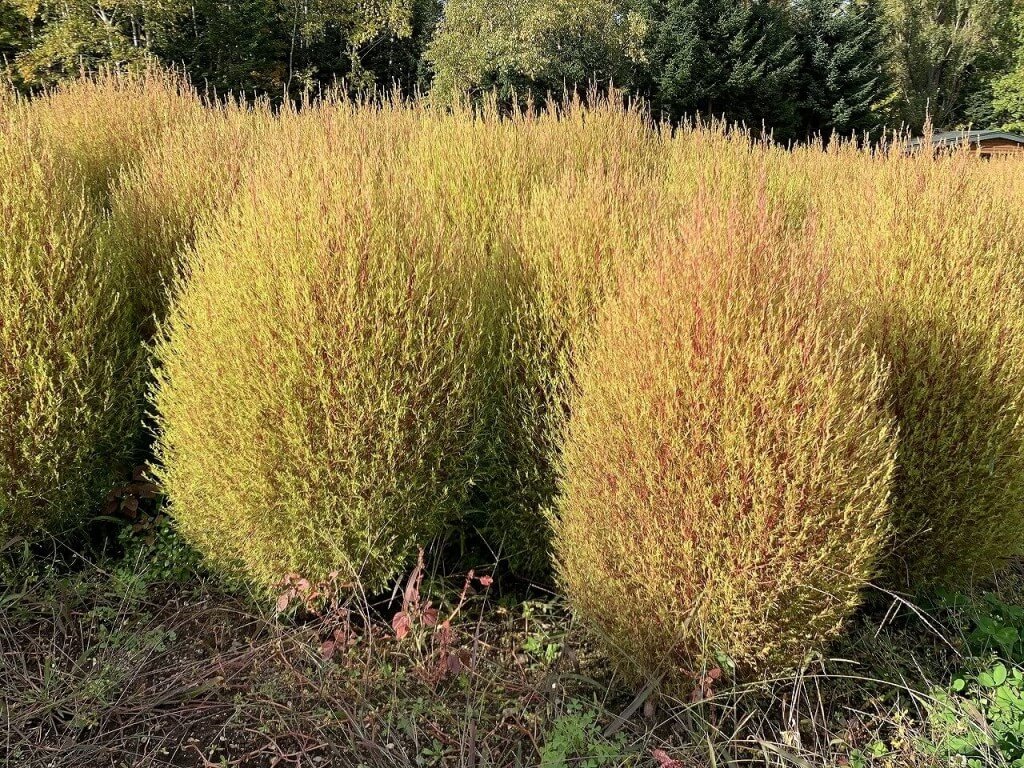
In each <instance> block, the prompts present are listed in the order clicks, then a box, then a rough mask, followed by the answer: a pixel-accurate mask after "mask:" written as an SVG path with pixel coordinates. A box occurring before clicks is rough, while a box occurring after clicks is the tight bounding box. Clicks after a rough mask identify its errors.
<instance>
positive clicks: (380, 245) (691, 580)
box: [0, 3, 1024, 683]
mask: <svg viewBox="0 0 1024 768" xmlns="http://www.w3.org/2000/svg"><path fill="white" fill-rule="evenodd" d="M806 13H807V14H808V15H809V16H812V15H813V7H812V6H811V5H810V3H808V4H807V6H806ZM859 23H860V22H858V24H859ZM864 23H867V22H866V21H865V22H864ZM851 24H852V22H851ZM812 26H813V25H812ZM854 26H856V25H854ZM857 28H860V27H857ZM827 43H828V40H824V41H820V40H819V41H818V42H813V41H812V42H809V43H806V45H807V48H806V50H817V51H820V50H830V49H829V46H828V45H827ZM804 44H805V43H801V45H804ZM801 50H805V49H803V48H801V47H800V46H799V45H798V46H796V48H795V49H794V53H795V54H798V55H799V54H800V51H801ZM839 50H840V49H838V48H836V49H834V52H835V57H834V58H831V59H830V58H829V56H817V57H815V56H812V58H814V59H815V60H816V61H817V62H819V63H820V64H822V66H823V67H824V70H823V71H827V70H828V69H829V67H832V68H838V67H840V64H839V63H838V62H847V61H852V59H849V58H847V56H846V53H840V52H839ZM843 50H844V51H845V49H843ZM805 52H806V51H805ZM829 62H831V63H829ZM849 71H850V72H851V73H853V71H854V70H853V68H850V69H849ZM822 77H823V82H826V83H829V84H832V85H834V84H835V79H834V78H832V77H831V76H828V75H822ZM858 77H859V75H858ZM855 82H860V81H859V80H857V78H853V77H851V80H850V84H851V88H852V89H853V90H851V91H850V93H855V92H856V91H857V89H856V88H854V87H853V84H854V83H855ZM865 87H866V86H865ZM850 98H851V101H850V103H851V104H853V103H854V101H855V99H853V96H851V97H850ZM581 101H582V100H581V99H579V98H577V99H575V100H572V101H570V102H568V103H567V104H565V105H554V104H549V105H548V106H547V107H546V108H545V109H543V110H536V109H525V110H520V109H516V108H514V107H511V108H510V107H509V105H508V104H504V103H501V104H499V103H498V101H497V99H495V100H493V101H491V102H490V103H485V104H484V105H483V106H478V107H470V106H454V107H451V108H447V107H446V108H438V107H437V105H436V103H435V102H433V101H431V100H429V99H426V100H417V101H410V102H406V101H403V100H402V99H400V98H398V97H396V98H394V99H392V100H383V101H378V100H363V101H361V100H353V99H348V98H345V97H338V96H337V95H335V94H331V95H327V96H324V97H323V98H320V99H311V100H310V101H308V102H307V103H306V104H305V105H303V107H302V108H301V109H293V108H292V107H290V106H289V105H288V104H287V103H286V104H285V105H282V107H281V108H280V109H273V108H271V107H270V105H269V102H268V101H260V102H258V103H255V104H250V103H248V102H244V101H231V100H211V101H208V102H204V101H203V100H202V99H201V98H198V97H197V96H196V95H195V94H193V93H192V92H190V91H189V90H188V89H186V88H185V87H183V85H182V83H181V81H180V80H178V79H176V78H175V77H172V76H167V75H163V74H160V73H158V72H152V73H148V74H144V75H137V76H129V77H119V76H114V75H110V76H105V77H102V78H99V79H96V80H90V79H86V80H83V81H81V82H76V83H74V84H72V85H70V86H66V87H61V88H58V89H56V90H54V91H50V92H47V93H45V94H43V95H40V96H38V97H36V98H33V99H24V98H21V97H15V96H13V95H12V94H9V93H4V95H3V97H2V98H0V161H2V163H3V170H4V173H3V174H2V176H0V206H2V209H0V213H3V217H4V221H5V223H6V226H5V228H4V230H3V231H2V232H0V281H2V282H0V287H2V288H3V291H2V293H0V345H2V346H0V353H2V356H0V366H2V367H0V373H2V376H0V427H2V429H0V451H2V452H3V458H4V462H3V465H2V467H0V526H2V527H3V528H4V533H5V534H6V533H7V532H8V531H10V530H13V531H16V532H21V531H28V530H30V529H32V528H36V527H40V526H49V527H51V528H54V529H59V528H64V527H65V526H72V525H75V524H77V523H81V522H82V521H84V520H86V519H87V518H89V517H90V516H94V515H96V514H98V513H100V512H101V510H102V505H103V499H104V496H106V495H107V494H108V493H109V492H111V490H112V489H114V488H115V487H116V486H118V485H119V483H123V481H124V480H125V479H126V478H127V477H129V476H131V475H130V474H129V473H130V472H131V470H132V466H131V464H132V462H133V460H134V459H136V458H138V457H145V458H148V459H151V460H153V463H154V465H155V466H154V471H153V473H152V477H153V478H154V479H157V480H159V481H160V485H161V487H162V490H163V491H164V492H166V494H167V499H168V501H169V506H168V509H169V510H170V511H171V514H172V515H173V517H174V520H175V522H174V526H175V527H176V529H177V530H180V532H181V533H182V534H184V537H185V539H186V540H187V541H188V542H189V543H190V544H191V545H193V546H194V547H195V548H196V549H197V550H198V551H199V553H201V555H202V556H203V557H204V562H205V563H206V564H207V566H209V567H210V568H211V569H212V570H214V571H227V572H230V573H233V574H241V575H243V576H244V577H246V578H248V579H249V580H251V581H252V582H254V583H255V584H257V585H258V586H259V587H260V588H261V589H262V590H264V591H268V590H271V591H272V590H274V589H275V588H276V587H279V586H280V585H281V584H282V582H283V580H285V579H291V580H292V581H291V582H290V583H291V584H292V585H294V584H295V583H303V584H311V583H315V584H317V585H318V587H322V588H328V587H329V588H330V589H331V590H337V591H336V592H334V591H332V592H331V594H334V595H339V594H340V595H349V596H350V595H351V594H352V593H353V592H364V593H368V594H380V593H381V592H386V591H387V590H389V589H393V588H394V584H395V579H396V578H398V577H399V576H400V575H401V574H402V572H403V571H404V570H405V569H406V568H407V567H408V566H409V565H410V564H411V563H413V562H415V560H416V556H417V553H418V551H419V550H421V549H423V550H425V551H426V553H427V556H428V558H429V559H430V560H432V561H433V562H441V563H445V564H449V565H450V564H452V563H458V564H459V565H458V566H457V567H461V565H462V564H464V563H466V562H467V561H471V562H472V563H473V564H474V565H478V564H479V563H480V562H481V557H483V558H485V561H486V562H489V563H493V564H494V565H495V567H496V570H497V572H498V573H502V574H504V573H508V572H512V573H514V574H515V575H516V576H519V577H525V578H526V579H531V580H539V581H542V582H544V583H546V584H547V585H548V586H550V585H551V583H552V581H551V580H550V577H551V572H550V569H551V565H552V549H553V550H554V554H556V558H555V559H554V564H555V565H556V569H557V576H558V580H557V582H556V583H558V584H561V585H562V586H563V587H564V588H565V592H566V593H567V594H568V596H569V598H570V602H571V604H572V605H573V606H574V607H575V610H576V612H577V614H578V615H579V617H580V618H581V620H582V621H581V625H582V626H584V627H586V628H588V629H589V631H590V632H591V634H592V636H593V637H595V638H596V639H597V641H598V643H599V645H600V646H601V647H603V648H604V649H605V650H606V652H607V653H608V654H610V655H611V656H613V657H616V658H618V659H619V660H621V661H624V662H626V667H627V668H629V669H631V670H632V672H633V674H651V673H654V674H657V673H660V672H666V673H667V674H668V679H669V680H673V681H675V682H677V683H679V682H682V681H684V680H689V681H691V682H692V681H693V680H694V675H697V674H699V672H700V670H701V669H702V668H705V667H707V668H713V667H714V666H719V667H722V668H723V669H725V668H729V669H731V668H733V667H734V668H735V670H736V671H737V672H739V673H744V674H746V673H753V672H760V671H773V670H777V669H779V668H780V667H789V666H794V665H799V664H800V663H801V662H802V660H803V659H805V658H806V657H807V656H808V654H811V653H812V652H814V651H816V650H820V649H821V648H822V647H823V646H824V645H825V644H826V643H827V642H828V641H829V640H830V639H831V638H832V637H834V636H835V634H836V632H837V631H838V630H839V628H840V627H841V626H842V625H843V623H844V621H845V619H846V617H847V616H848V614H849V613H850V611H851V610H852V609H853V607H854V606H856V605H857V604H858V602H859V600H860V599H861V596H862V594H863V590H864V589H865V588H866V586H867V584H868V583H869V582H870V581H871V580H872V579H874V577H875V576H881V577H883V578H884V583H885V584H887V585H888V586H895V587H896V588H898V589H900V590H904V589H906V590H907V591H912V590H924V589H926V588H932V587H942V586H943V585H947V584H950V583H956V582H963V581H965V580H971V579H979V578H985V577H989V576H991V575H992V574H993V573H994V572H995V571H996V570H997V569H998V568H1000V567H1001V566H1002V565H1003V564H1004V563H1005V562H1006V561H1007V560H1009V559H1011V558H1013V557H1014V556H1016V555H1019V554H1021V537H1020V536H1019V535H1018V534H1019V531H1020V529H1021V526H1022V525H1024V516H1022V515H1024V513H1022V510H1024V483H1022V478H1024V428H1022V425H1024V419H1022V415H1024V413H1022V409H1024V363H1022V360H1024V355H1022V354H1021V353H1022V351H1024V324H1022V323H1024V279H1022V275H1024V246H1022V243H1024V175H1022V174H1021V173H1020V169H1019V164H1016V163H1015V162H1014V161H1013V160H1009V159H1004V160H1000V159H995V160H993V161H992V162H985V163H982V162H979V161H978V159H977V158H976V157H974V156H973V155H972V154H971V153H969V152H952V153H949V154H942V155H940V156H937V157H936V156H932V155H931V154H930V153H925V152H919V153H912V152H909V151H907V147H905V146H902V145H896V146H882V147H873V148H865V147H862V146H860V145H859V144H858V143H857V142H855V141H851V142H845V143H844V142H839V143H835V142H834V143H831V144H830V145H829V148H828V149H824V148H823V146H822V144H821V143H817V144H811V145H805V146H801V147H798V148H796V149H793V150H787V149H786V148H784V147H782V146H780V145H779V144H777V143H772V142H768V141H762V140H758V139H755V138H753V137H752V135H751V133H750V132H743V131H737V130H728V129H726V128H724V127H722V126H721V125H709V126H702V127H687V128H683V129H672V128H670V127H668V126H666V125H663V124H659V123H657V122H655V121H653V120H652V119H651V117H650V114H649V113H648V112H647V111H646V110H645V109H644V108H642V107H641V106H639V105H636V104H634V105H632V106H630V107H627V108H623V105H622V104H619V103H616V102H614V101H602V102H600V103H596V104H591V105H589V106H584V105H583V104H582V103H581ZM837 103H838V102H837ZM855 112H856V110H854V111H851V112H849V113H848V115H850V116H851V117H850V119H851V120H854V119H855V118H854V117H852V116H853V115H854V113H855ZM830 119H837V118H830ZM844 119H845V118H844ZM154 340H155V343H154ZM154 353H155V358H154ZM154 377H155V383H154ZM147 388H148V389H150V390H152V399H151V401H150V410H149V415H148V416H146V415H144V414H143V407H142V403H143V400H144V397H143V393H144V391H145V390H146V389H147ZM150 416H152V417H153V418H149V417H150ZM144 423H145V424H146V428H144V426H143V425H144ZM147 430H148V431H149V432H150V433H152V434H155V436H156V440H157V446H156V451H155V453H154V452H152V451H149V450H147V447H146V438H147ZM134 483H136V484H142V485H143V486H146V488H147V490H146V491H145V492H146V493H147V494H148V495H149V497H150V500H151V497H152V496H153V495H154V494H156V493H157V491H156V489H155V488H154V487H152V486H148V485H147V484H146V483H144V482H143V478H142V477H141V475H140V474H139V473H138V472H137V473H136V476H135V479H134ZM125 493H129V495H131V492H129V491H125V490H124V487H123V486H121V496H116V495H115V496H113V497H112V498H113V500H114V502H115V503H114V505H113V506H114V508H117V509H121V510H123V509H124V506H123V505H124V503H125V498H126V497H125ZM118 499H120V501H118ZM134 501H135V502H138V498H134ZM136 509H137V504H136ZM154 525H155V524H154ZM553 534H554V539H552V535H553ZM420 573H421V572H420ZM421 575H422V573H421ZM415 583H416V582H415V580H413V581H412V584H413V586H412V587H410V589H411V590H412V591H415ZM467 583H468V582H467ZM520 583H521V582H520ZM321 594H323V593H321ZM409 594H410V595H411V594H412V593H411V592H410V593H409ZM671 596H675V597H671ZM286 597H287V594H286ZM406 602H409V603H415V600H413V598H412V597H407V598H406ZM652 617H653V619H652ZM666 648H667V649H669V650H668V651H665V649H666ZM727 671H728V670H727Z"/></svg>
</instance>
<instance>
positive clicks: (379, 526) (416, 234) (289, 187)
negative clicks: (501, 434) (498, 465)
mask: <svg viewBox="0 0 1024 768" xmlns="http://www.w3.org/2000/svg"><path fill="white" fill-rule="evenodd" d="M413 114H414V113H412V112H409V113H403V112H399V111H389V110H385V112H384V113H382V114H380V115H378V114H377V113H376V112H374V111H373V110H367V111H362V112H352V111H350V110H349V109H347V108H339V109H332V110H327V111H324V112H320V113H318V114H316V115H315V117H309V118H307V117H302V116H298V117H294V118H292V119H289V120H285V121H283V122H282V123H280V124H279V126H278V130H279V132H280V136H279V140H278V141H277V142H275V147H274V148H273V149H268V150H267V153H266V156H265V162H264V163H262V164H261V167H260V170H259V171H258V172H257V174H256V175H255V177H254V179H253V181H252V183H251V185H250V186H249V188H248V189H247V192H246V194H245V195H244V196H242V197H240V199H239V200H238V202H237V205H236V206H234V207H232V209H231V210H230V211H229V212H228V213H226V214H224V215H223V216H221V217H218V218H217V220H216V221H215V222H214V223H212V224H211V226H210V227H209V228H208V229H206V230H205V231H204V233H203V235H202V236H201V237H200V238H199V239H198V241H197V245H196V249H195V257H194V259H193V260H192V261H191V262H190V264H189V267H190V269H189V270H188V272H189V274H188V277H187V282H186V284H185V286H184V288H183V289H182V291H181V296H180V300H179V301H178V302H177V304H176V306H175V307H174V308H173V310H172V312H171V315H170V320H169V324H168V327H167V331H166V334H165V335H164V337H163V339H162V340H161V342H160V344H159V348H158V357H159V361H160V363H161V365H162V368H161V369H160V372H159V378H160V383H161V386H160V388H159V391H158V393H157V396H156V400H155V402H156V406H157V409H158V411H159V414H160V426H161V428H162V433H161V436H160V442H159V455H160V458H161V460H162V465H163V469H162V471H161V473H160V478H161V480H162V482H163V484H164V486H165V488H166V490H167V492H168V493H169V495H170V497H171V499H172V501H173V510H174V514H175V515H176V517H177V519H178V522H179V524H180V526H181V528H182V530H183V532H184V533H185V534H186V535H187V536H188V537H189V538H190V539H191V540H192V541H193V542H195V543H196V544H197V545H198V546H199V547H200V548H201V550H202V551H203V552H204V553H206V555H207V556H208V557H209V558H210V559H211V560H212V561H213V562H215V563H217V564H220V565H222V566H225V567H228V568H232V569H240V570H242V571H244V572H245V573H246V574H247V575H249V576H250V577H252V578H254V579H255V580H256V581H257V582H260V583H262V584H263V585H265V586H267V587H272V586H273V585H275V584H276V583H277V582H278V581H279V580H280V579H281V578H282V577H283V576H284V575H285V574H287V573H291V572H297V573H300V574H302V575H303V576H304V577H306V578H309V579H310V580H312V581H324V580H327V579H328V578H329V577H330V576H331V574H332V573H333V572H335V571H337V572H338V577H339V578H340V580H341V581H342V582H343V583H347V584H355V583H356V581H357V580H358V582H359V583H360V584H361V585H362V586H364V587H365V588H367V589H369V590H376V589H380V588H382V587H384V585H385V584H386V583H387V582H388V580H389V579H391V578H392V577H394V576H395V575H396V574H397V573H398V572H399V571H400V570H401V568H402V567H403V566H404V565H405V563H406V562H407V561H408V559H409V557H410V555H412V554H414V553H415V551H416V549H417V547H420V546H424V545H425V544H427V543H429V541H430V539H431V537H433V536H435V535H436V534H438V533H439V532H441V531H442V530H443V529H444V527H445V526H446V524H448V523H450V522H451V521H453V520H455V519H456V518H457V517H458V515H459V514H460V512H461V511H462V509H463V507H464V503H465V497H466V493H467V491H468V480H469V477H468V471H467V467H466V461H467V446H471V445H473V443H474V436H473V434H472V429H473V423H472V419H471V416H472V413H473V409H472V400H471V387H472V384H473V381H472V379H471V377H470V376H469V373H468V370H467V365H468V362H469V361H470V360H472V359H473V358H474V357H475V355H476V354H477V352H476V349H477V347H478V346H479V344H480V341H479V338H478V334H474V333H473V331H472V329H473V327H474V322H473V318H472V315H473V312H474V311H475V305H474V302H473V300H472V299H473V293H472V291H471V290H467V282H466V281H467V280H471V279H472V275H473V274H474V270H473V269H472V267H473V265H472V264H468V263H466V262H465V261H464V260H463V259H462V258H461V257H462V254H460V253H459V252H458V251H456V250H452V249H451V248H448V247H447V246H446V245H445V240H444V238H443V235H444V234H445V232H446V230H445V222H444V220H443V218H441V217H437V218H432V217H431V211H430V210H424V209H423V208H422V207H418V206H420V205H422V202H423V198H422V197H420V196H417V195H415V194H405V193H404V192H405V189H406V188H405V186H404V185H403V183H402V182H403V181H404V178H403V177H402V174H401V171H402V169H403V167H404V160H405V157H406V151H407V150H406V148H407V147H408V145H409V143H410V139H411V137H410V136H409V133H408V131H409V127H410V123H411V121H412V119H413ZM431 223H432V224H433V225H434V226H433V227H432V228H429V227H425V226H424V225H429V224H431ZM467 275H468V276H467Z"/></svg>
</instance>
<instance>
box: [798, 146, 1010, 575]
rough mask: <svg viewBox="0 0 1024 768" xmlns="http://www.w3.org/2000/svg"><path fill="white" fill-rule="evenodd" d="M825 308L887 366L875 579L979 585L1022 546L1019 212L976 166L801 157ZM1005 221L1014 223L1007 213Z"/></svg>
mask: <svg viewBox="0 0 1024 768" xmlns="http://www.w3.org/2000/svg"><path fill="white" fill-rule="evenodd" d="M801 162H805V163H808V164H810V163H814V164H815V168H814V169H813V171H812V178H816V179H819V180H820V181H818V182H817V183H814V184H812V185H811V187H810V198H811V201H812V205H813V206H814V207H815V209H816V212H817V216H818V218H819V219H820V228H819V230H818V237H819V247H820V248H821V249H822V250H823V252H824V253H826V254H827V258H828V259H829V261H830V263H831V264H832V270H833V280H834V282H835V289H836V294H837V300H838V302H839V303H841V304H842V305H843V306H845V307H847V308H849V310H850V311H851V312H852V313H853V314H854V316H855V317H856V318H857V319H858V321H859V320H860V319H861V318H864V321H863V329H864V338H865V341H866V343H868V344H869V345H871V346H872V347H873V349H875V350H876V351H877V353H878V354H880V355H881V356H882V357H883V358H885V359H886V360H887V361H888V362H889V365H890V369H891V375H890V378H889V385H888V387H889V389H888V393H889V394H888V396H889V397H890V399H891V400H892V403H893V408H894V412H895V414H896V415H897V417H898V419H899V422H900V439H899V447H898V451H897V453H898V461H897V464H896V472H895V477H894V486H893V503H892V517H893V521H894V524H895V527H896V529H897V535H896V537H895V539H894V545H893V550H892V552H891V557H890V558H889V560H890V562H889V565H888V567H887V579H888V581H889V582H890V583H892V584H893V585H895V586H897V587H901V588H903V587H913V588H919V587H924V586H930V585H935V584H942V583H961V582H964V581H968V580H971V579H975V578H984V577H986V576H990V575H991V574H992V573H993V572H994V571H995V570H997V569H998V568H999V567H1000V566H1001V565H1002V564H1004V563H1005V562H1006V561H1007V560H1008V559H1009V558H1011V557H1013V556H1015V555H1019V554H1021V553H1022V552H1024V544H1022V538H1021V536H1020V535H1019V532H1020V531H1022V530H1024V304H1022V293H1021V288H1022V286H1024V283H1022V281H1021V274H1022V273H1021V270H1020V264H1021V254H1022V251H1021V239H1020V237H1021V229H1020V226H1021V225H1020V221H1021V220H1020V217H1019V214H1015V213H1014V212H1013V211H1012V209H1011V207H1009V206H1007V204H1006V202H1007V201H1006V198H1005V197H1004V195H1005V190H1004V188H1003V187H1001V186H1000V185H999V184H998V183H994V182H996V181H997V180H998V178H999V175H998V174H993V173H992V171H991V170H990V166H989V164H987V163H979V162H978V160H977V159H976V158H974V157H973V156H971V155H970V154H969V153H966V152H965V153H961V154H955V155H953V156H943V157H938V158H935V159H932V158H930V157H914V158H907V157H901V156H899V155H897V154H880V155H877V156H875V157H873V158H872V157H869V156H867V155H866V154H864V153H856V152H853V151H852V150H850V148H846V149H844V150H840V151H837V152H835V153H832V154H829V155H824V154H822V153H820V152H819V153H812V152H811V151H805V152H803V153H802V155H801V156H798V157H797V158H795V161H794V165H800V164H801ZM1015 217H1016V218H1015Z"/></svg>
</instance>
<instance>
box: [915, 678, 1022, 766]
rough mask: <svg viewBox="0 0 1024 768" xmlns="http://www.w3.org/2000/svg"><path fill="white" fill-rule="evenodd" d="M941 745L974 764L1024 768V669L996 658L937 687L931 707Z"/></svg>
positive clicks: (948, 753)
mask: <svg viewBox="0 0 1024 768" xmlns="http://www.w3.org/2000/svg"><path fill="white" fill-rule="evenodd" d="M930 716H931V717H930V719H931V726H932V729H933V732H935V733H937V734H938V738H937V739H936V749H937V751H938V752H939V754H941V755H943V756H945V757H951V756H959V757H960V758H962V759H964V760H965V761H966V765H967V766H969V768H985V766H990V765H1006V766H1011V767H1012V768H1024V672H1022V671H1021V669H1020V668H1018V667H1011V666H1008V665H1007V664H1005V663H1004V662H1002V661H994V662H992V663H991V664H989V665H988V666H986V667H984V668H983V669H981V670H980V671H979V672H977V673H971V674H964V675H961V676H959V677H957V678H956V679H954V680H953V682H952V684H951V685H950V686H949V689H948V691H937V692H936V693H935V697H934V703H933V704H932V705H931V707H930Z"/></svg>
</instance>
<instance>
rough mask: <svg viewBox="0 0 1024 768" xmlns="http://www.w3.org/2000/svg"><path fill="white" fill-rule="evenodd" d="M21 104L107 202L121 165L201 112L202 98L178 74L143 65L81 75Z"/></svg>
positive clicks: (60, 156)
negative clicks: (147, 67)
mask: <svg viewBox="0 0 1024 768" xmlns="http://www.w3.org/2000/svg"><path fill="white" fill-rule="evenodd" d="M19 109H20V111H21V112H22V113H23V119H25V120H28V121H29V122H31V123H33V124H34V125H35V126H36V129H37V130H38V134H39V140H40V141H41V142H42V143H43V145H44V146H45V147H47V150H48V151H49V152H50V153H51V155H52V157H53V161H54V162H55V163H56V164H57V166H58V167H59V168H60V169H61V170H62V172H63V173H66V174H69V175H71V176H72V177H73V178H74V179H76V180H78V181H80V183H82V184H83V185H84V186H85V190H86V194H87V196H88V197H89V199H90V200H93V201H96V202H97V203H99V204H100V205H104V206H105V205H106V204H107V201H108V197H109V194H110V190H111V188H112V186H113V184H114V182H115V180H116V178H117V175H118V174H119V173H120V172H121V170H123V169H124V168H125V167H127V166H128V165H129V164H130V163H132V162H134V161H135V160H137V159H138V157H139V156H140V155H141V154H142V152H143V150H144V149H145V148H146V147H148V146H153V145H155V144H157V143H158V142H159V141H160V139H161V138H162V137H163V136H164V135H165V132H167V131H168V130H169V129H171V128H173V127H174V126H175V125H177V124H179V123H181V122H184V121H186V120H188V119H189V117H190V116H191V117H193V118H196V117H198V116H199V115H200V114H201V111H202V104H201V102H200V101H199V99H197V98H196V97H195V94H194V93H193V91H192V88H191V86H189V84H188V83H187V82H186V81H185V80H184V79H183V78H181V77H180V76H178V75H175V74H173V73H169V72H165V71H163V70H160V69H144V70H140V71H132V72H109V73H103V74H99V75H96V76H93V77H81V78H79V79H77V80H72V81H69V82H67V83H65V84H62V85H60V86H57V87H56V88H54V89H52V90H50V91H47V92H45V93H43V94H41V95H40V96H37V97H35V98H33V99H31V100H26V101H22V102H21V103H20V104H19Z"/></svg>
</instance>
